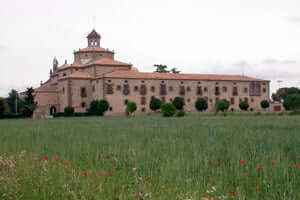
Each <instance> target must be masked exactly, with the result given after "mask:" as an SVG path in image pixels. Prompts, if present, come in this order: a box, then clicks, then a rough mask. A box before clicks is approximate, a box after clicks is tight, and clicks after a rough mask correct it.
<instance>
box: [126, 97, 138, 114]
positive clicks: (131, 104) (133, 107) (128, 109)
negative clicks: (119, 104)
mask: <svg viewBox="0 0 300 200" xmlns="http://www.w3.org/2000/svg"><path fill="white" fill-rule="evenodd" d="M136 109H137V105H136V103H135V102H131V101H130V102H128V103H127V105H126V111H125V114H126V115H127V116H130V115H132V113H134V112H135V111H136Z"/></svg>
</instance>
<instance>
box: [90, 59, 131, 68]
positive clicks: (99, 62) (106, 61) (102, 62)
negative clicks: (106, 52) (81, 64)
mask: <svg viewBox="0 0 300 200" xmlns="http://www.w3.org/2000/svg"><path fill="white" fill-rule="evenodd" d="M87 65H119V66H130V65H131V64H128V63H124V62H120V61H117V60H113V59H110V58H101V59H98V60H95V61H92V62H90V63H88V64H87Z"/></svg>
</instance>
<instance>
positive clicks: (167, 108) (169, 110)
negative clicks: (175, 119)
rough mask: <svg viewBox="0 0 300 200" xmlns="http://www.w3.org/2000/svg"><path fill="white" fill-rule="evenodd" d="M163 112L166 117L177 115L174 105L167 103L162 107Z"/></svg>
mask: <svg viewBox="0 0 300 200" xmlns="http://www.w3.org/2000/svg"><path fill="white" fill-rule="evenodd" d="M161 112H162V114H163V116H164V117H172V116H173V115H174V114H175V113H176V107H175V106H174V105H173V104H172V103H166V104H163V105H162V106H161Z"/></svg>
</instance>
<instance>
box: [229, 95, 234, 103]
mask: <svg viewBox="0 0 300 200" xmlns="http://www.w3.org/2000/svg"><path fill="white" fill-rule="evenodd" d="M230 104H231V105H234V97H231V98H230Z"/></svg>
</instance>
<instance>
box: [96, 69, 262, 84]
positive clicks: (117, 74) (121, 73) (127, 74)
mask: <svg viewBox="0 0 300 200" xmlns="http://www.w3.org/2000/svg"><path fill="white" fill-rule="evenodd" d="M102 77H104V78H128V79H160V80H168V79H169V80H210V81H216V80H217V81H266V80H263V79H258V78H252V77H248V76H241V75H218V74H171V73H157V72H153V73H147V72H136V71H131V70H118V71H114V72H111V73H107V74H104V75H103V76H102Z"/></svg>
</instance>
